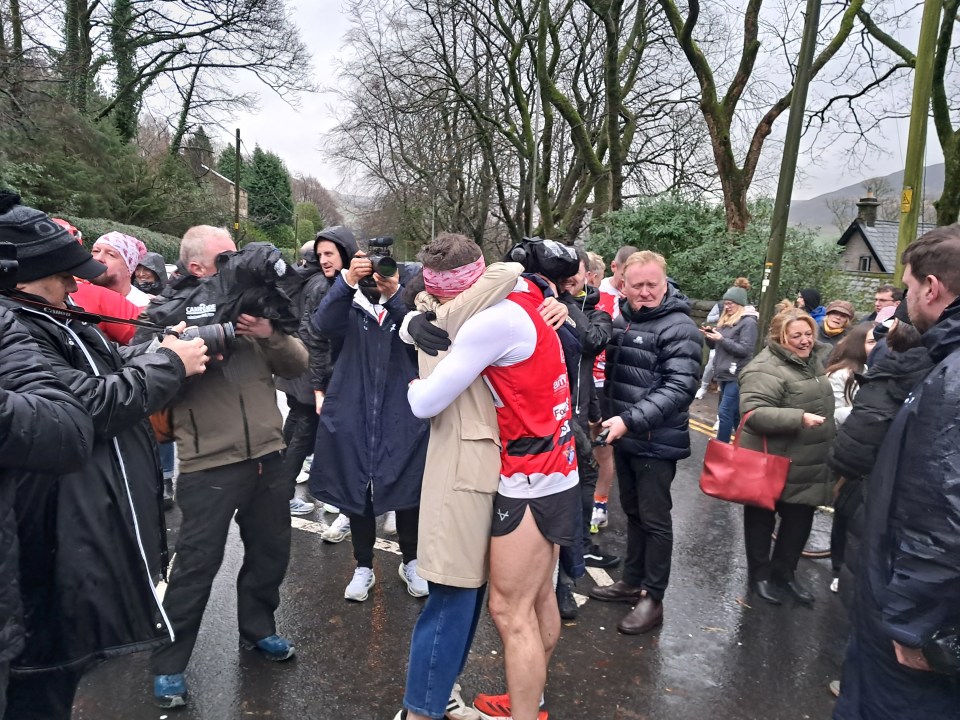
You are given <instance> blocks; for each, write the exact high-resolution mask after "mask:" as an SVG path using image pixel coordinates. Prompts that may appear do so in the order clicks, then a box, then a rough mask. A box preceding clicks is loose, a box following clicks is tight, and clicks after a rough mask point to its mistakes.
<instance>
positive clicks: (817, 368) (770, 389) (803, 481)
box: [740, 342, 835, 505]
mask: <svg viewBox="0 0 960 720" xmlns="http://www.w3.org/2000/svg"><path fill="white" fill-rule="evenodd" d="M747 413H750V416H749V417H746V416H747ZM804 413H813V414H815V415H822V416H823V417H824V418H826V419H825V420H824V422H823V424H822V425H818V426H817V427H812V428H805V427H803V414H804ZM740 416H741V417H746V421H745V422H744V425H743V436H742V438H741V445H743V447H746V448H750V449H751V450H763V440H764V437H766V440H767V448H768V451H769V452H770V453H771V454H773V455H783V456H784V457H788V458H790V461H791V462H790V472H789V474H788V475H787V484H786V486H785V487H784V490H783V495H781V496H780V499H781V500H783V501H784V502H788V503H794V504H797V505H828V504H829V503H830V501H831V499H832V496H833V492H832V482H831V477H830V474H829V473H828V472H827V451H828V450H829V449H830V443H831V442H832V441H833V435H834V427H835V426H834V421H833V388H831V387H830V382H829V381H828V380H827V377H826V375H824V372H823V366H822V365H821V364H820V359H819V358H818V357H817V356H816V355H815V354H814V353H812V352H811V353H810V357H808V358H801V357H799V356H798V355H796V354H795V353H792V352H790V351H789V350H787V349H786V348H784V347H783V346H782V345H780V344H779V343H775V342H771V343H770V344H769V345H767V347H765V348H763V350H761V351H760V352H759V353H757V356H756V357H755V358H754V359H753V360H752V361H751V362H750V364H749V365H747V367H745V368H744V369H743V372H741V373H740Z"/></svg>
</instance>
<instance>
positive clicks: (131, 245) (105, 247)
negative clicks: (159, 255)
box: [91, 230, 150, 308]
mask: <svg viewBox="0 0 960 720" xmlns="http://www.w3.org/2000/svg"><path fill="white" fill-rule="evenodd" d="M91 252H92V254H93V257H94V259H95V260H97V261H98V262H101V263H103V264H104V265H105V266H106V268H107V271H106V272H105V273H103V274H102V275H100V276H99V277H97V278H95V279H94V280H93V282H94V283H95V284H96V285H100V286H101V287H105V288H109V289H110V290H113V291H115V292H118V293H120V294H121V295H123V296H124V297H125V298H126V299H127V300H129V301H130V302H132V303H133V304H134V305H136V306H137V307H140V308H144V307H146V306H147V304H148V303H149V302H150V296H149V295H147V294H146V293H145V292H143V291H142V290H138V289H137V288H136V287H134V285H133V274H134V272H136V269H137V265H139V264H140V263H141V262H142V261H143V258H144V257H146V254H147V246H146V245H144V244H143V243H142V242H140V241H139V240H137V238H135V237H133V236H132V235H125V234H124V233H122V232H118V231H116V230H114V231H113V232H108V233H107V234H106V235H101V236H100V237H99V238H97V241H96V242H95V243H94V244H93V250H92V251H91Z"/></svg>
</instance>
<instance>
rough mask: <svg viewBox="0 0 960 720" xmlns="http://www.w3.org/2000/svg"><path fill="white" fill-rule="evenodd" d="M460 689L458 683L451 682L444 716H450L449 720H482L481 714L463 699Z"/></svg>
mask: <svg viewBox="0 0 960 720" xmlns="http://www.w3.org/2000/svg"><path fill="white" fill-rule="evenodd" d="M462 690H463V688H462V687H460V683H454V684H453V690H451V691H450V699H449V700H447V710H446V715H444V717H445V718H450V720H483V716H482V715H481V714H480V713H479V712H477V711H476V710H475V709H474V708H472V707H470V706H469V705H467V704H466V703H465V702H464V701H463V695H461V694H460V693H461V691H462Z"/></svg>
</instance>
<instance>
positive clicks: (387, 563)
mask: <svg viewBox="0 0 960 720" xmlns="http://www.w3.org/2000/svg"><path fill="white" fill-rule="evenodd" d="M692 436H693V444H694V455H693V457H692V458H690V459H689V460H687V461H685V462H682V463H681V464H680V466H679V471H678V473H677V478H676V480H675V482H674V493H673V494H674V505H675V508H674V534H675V541H674V543H675V545H674V563H673V574H672V577H671V583H670V587H669V589H668V591H667V596H666V600H665V604H664V609H665V620H664V624H663V628H662V629H660V630H657V631H654V632H653V633H651V634H649V635H646V636H640V637H628V636H624V635H621V634H619V633H618V632H617V631H616V625H617V622H618V621H619V619H620V618H621V616H622V615H623V613H625V612H626V611H628V610H629V607H628V606H627V605H623V604H606V603H601V602H597V601H595V600H589V601H587V602H586V603H585V604H584V605H583V606H582V607H581V610H580V617H579V619H578V620H576V621H573V622H565V623H564V626H563V631H562V635H561V639H560V643H559V645H558V648H557V651H556V653H555V655H554V657H553V662H552V663H551V666H550V673H549V681H548V684H547V690H546V700H547V708H548V709H549V711H550V717H551V718H552V719H553V720H581V719H587V718H589V719H591V720H594V719H599V718H603V719H608V718H609V719H616V720H628V719H634V718H636V719H640V718H643V719H645V720H646V719H649V720H692V719H695V718H712V719H717V720H726V719H728V718H729V719H733V718H736V719H737V720H747V719H751V718H756V719H757V720H760V719H761V718H762V719H764V720H777V719H780V718H783V719H784V720H786V719H788V718H829V717H830V714H831V712H832V708H833V697H832V695H830V693H829V692H828V690H827V683H828V682H829V681H830V680H832V679H834V678H836V677H838V676H839V666H840V661H841V658H842V652H843V644H844V636H845V633H846V623H845V620H844V613H843V609H842V607H841V603H840V600H839V597H838V596H837V595H834V594H833V593H831V592H829V590H828V584H829V581H830V572H829V561H826V560H816V561H814V560H806V559H805V560H802V561H801V566H800V570H799V573H800V576H801V577H802V578H803V579H804V580H805V581H806V582H807V583H808V584H809V585H810V586H811V587H812V588H813V589H814V592H815V593H816V596H817V602H816V604H815V606H814V607H813V608H812V609H811V608H805V607H803V606H800V605H789V604H788V605H784V606H782V607H773V606H769V605H766V604H765V603H763V602H761V601H757V602H753V601H751V600H750V598H748V597H747V596H746V594H745V587H746V563H745V559H744V553H743V541H742V538H741V518H740V515H741V511H740V509H739V508H738V507H735V506H731V505H728V504H726V503H723V502H720V501H717V500H713V499H711V498H708V497H706V496H704V495H702V494H701V493H700V491H699V489H698V487H697V479H698V476H699V469H700V464H701V460H702V457H703V452H704V448H705V446H706V438H705V437H704V435H703V434H701V433H698V432H694V433H692ZM304 489H305V488H304V486H299V487H298V492H300V493H302V492H303V491H304ZM614 492H615V491H614ZM616 503H617V501H616V496H615V495H614V497H613V498H611V507H616ZM321 517H322V516H319V517H308V518H306V519H307V520H319V519H321ZM167 518H168V522H169V524H170V528H171V546H172V545H173V542H174V540H175V536H176V529H177V525H178V523H179V516H178V513H177V511H176V510H174V511H171V512H170V513H168V515H167ZM332 519H333V517H332V516H329V515H328V516H326V520H327V521H331V520H332ZM818 525H822V523H818ZM381 537H382V533H381ZM600 538H601V541H602V543H603V545H604V547H605V548H606V549H607V550H609V551H612V552H615V553H617V554H621V555H622V554H623V551H624V549H625V543H626V536H625V523H624V520H623V516H622V512H620V511H619V510H618V511H617V512H613V513H611V521H610V527H609V528H607V529H605V530H603V531H602V532H601V535H600ZM821 540H822V538H821ZM240 561H241V556H240V543H239V537H238V536H237V534H236V532H233V533H232V534H231V538H230V542H229V545H228V551H227V557H226V560H225V561H224V565H223V568H222V570H221V573H220V575H219V576H218V578H217V581H216V584H215V585H214V588H213V594H212V596H211V600H210V603H209V605H208V607H207V612H206V615H205V617H204V621H203V628H202V631H201V634H200V640H199V643H198V645H197V648H196V651H195V652H194V655H193V659H192V660H191V663H190V666H189V668H188V670H187V682H188V684H189V687H190V702H189V705H188V706H187V707H186V708H181V709H176V710H159V709H158V708H156V707H154V706H153V705H152V704H151V696H150V676H149V674H148V670H147V658H146V656H145V655H142V654H141V655H134V656H127V657H124V658H120V659H117V660H113V661H110V662H107V663H104V664H103V665H101V666H100V667H98V668H97V669H95V670H94V671H93V672H91V673H90V674H89V675H88V676H87V678H86V679H85V680H84V682H83V684H82V686H81V688H80V692H79V693H78V696H77V701H76V704H75V706H74V715H73V717H74V718H75V719H78V720H105V719H114V718H117V719H121V718H122V719H124V720H126V719H128V718H129V719H135V720H159V719H162V718H164V717H166V718H168V720H201V719H202V720H233V719H235V718H271V719H276V720H307V719H309V720H328V719H329V720H333V719H334V718H336V719H338V720H339V719H351V720H352V719H357V720H391V719H392V718H393V717H394V715H395V714H396V712H397V710H398V709H399V708H400V701H401V698H402V695H403V683H404V677H405V669H406V662H407V651H408V648H409V638H410V629H411V627H412V626H413V623H414V621H415V619H416V615H417V612H418V609H419V607H420V601H418V600H416V599H414V598H412V597H410V596H409V595H408V594H407V593H406V590H405V588H404V586H403V584H402V583H401V581H400V579H399V577H398V576H397V566H398V564H399V562H400V558H399V557H398V556H396V555H394V554H392V553H390V552H389V551H387V550H380V551H378V552H377V554H376V560H375V565H376V567H375V571H376V573H377V584H376V586H375V588H374V590H373V591H372V593H371V597H370V599H369V600H368V601H367V602H365V603H359V604H358V603H349V602H347V601H345V600H344V599H343V589H344V587H345V586H346V583H347V582H348V581H349V578H350V575H351V573H352V571H353V567H354V565H353V560H352V556H351V549H350V543H349V540H348V541H345V542H343V543H340V544H339V545H330V544H324V543H322V542H321V541H320V539H319V536H318V535H316V534H314V533H311V532H309V531H307V530H304V529H295V530H294V532H293V548H292V558H291V564H290V570H289V571H288V573H287V579H286V582H285V583H284V585H283V587H282V589H281V597H282V601H281V606H280V610H279V614H278V626H279V631H280V632H281V633H283V634H285V635H287V636H289V637H291V638H293V639H294V640H295V642H296V646H297V657H296V659H295V660H293V661H291V662H288V663H283V664H274V663H269V662H265V661H263V660H261V659H260V658H258V657H256V656H255V655H252V654H250V653H248V652H246V651H242V650H239V649H238V647H237V633H236V601H235V595H234V583H235V578H236V575H237V571H238V569H239V566H240ZM611 575H612V576H613V578H615V579H616V578H619V571H618V570H614V571H612V572H611ZM592 584H593V580H592V579H591V578H590V577H589V576H587V577H585V578H584V579H582V580H581V581H580V587H579V589H578V591H579V592H583V593H584V594H585V593H586V590H587V589H588V588H589V587H590V586H592ZM501 653H502V648H501V645H500V641H499V638H498V636H497V633H496V630H495V628H494V627H493V624H492V622H491V621H490V618H489V616H487V615H485V616H484V618H483V620H482V621H481V624H480V628H479V630H478V633H477V637H476V641H475V642H474V646H473V651H472V653H471V656H470V660H469V662H468V664H467V669H466V671H465V673H464V675H463V676H462V678H461V682H462V684H463V687H464V696H465V697H466V698H468V700H469V699H472V697H473V695H474V694H475V693H477V692H503V691H504V689H505V685H504V675H503V664H502V655H501Z"/></svg>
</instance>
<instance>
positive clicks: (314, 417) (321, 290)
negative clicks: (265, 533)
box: [277, 225, 357, 515]
mask: <svg viewBox="0 0 960 720" xmlns="http://www.w3.org/2000/svg"><path fill="white" fill-rule="evenodd" d="M356 252H357V241H356V239H355V238H354V236H353V233H352V232H350V231H349V230H348V229H347V228H345V227H343V226H341V225H336V226H334V227H328V228H324V229H323V230H321V231H320V232H318V233H317V237H316V239H315V240H314V241H313V242H312V243H309V244H308V245H304V247H303V248H302V249H301V253H302V257H303V259H304V261H305V262H304V265H303V267H301V268H300V269H299V270H298V272H299V273H300V275H301V277H303V289H302V290H301V291H300V296H299V298H298V308H297V309H298V311H299V316H300V329H299V330H298V331H297V337H299V338H300V340H302V341H303V344H304V345H306V346H307V351H308V352H309V354H310V367H309V368H308V369H307V371H306V372H304V373H303V374H301V375H299V376H298V377H296V378H292V379H289V380H287V379H284V378H277V389H278V390H281V391H283V392H284V393H286V395H287V408H288V409H289V410H288V412H287V419H286V421H285V422H284V424H283V439H284V441H285V442H286V443H287V449H286V450H284V454H283V473H284V476H285V477H287V478H288V479H289V481H290V482H291V483H292V482H294V480H295V479H296V477H297V475H299V473H300V468H301V467H302V465H303V461H304V460H305V459H306V458H307V456H308V455H310V454H311V453H313V445H314V443H315V442H316V439H317V423H318V421H319V417H318V416H319V415H320V408H321V407H322V406H323V398H324V394H325V393H326V390H327V384H328V383H329V382H330V376H331V375H332V374H333V352H332V348H331V343H330V340H328V339H327V338H325V337H323V336H322V335H320V334H319V333H318V332H317V331H316V330H314V329H313V325H312V323H311V322H310V319H311V318H312V317H313V313H314V312H315V311H316V309H317V308H318V307H319V306H320V301H321V300H323V297H324V295H326V294H327V290H329V289H330V286H331V285H332V284H333V281H334V280H336V278H337V275H339V274H340V271H341V270H342V269H343V268H345V267H348V266H349V265H350V259H351V258H352V257H353V256H354V255H355V254H356ZM322 460H323V459H322V458H318V461H320V462H322ZM313 508H314V505H313V503H307V502H304V501H303V500H301V499H300V498H298V497H296V496H295V497H294V498H293V499H291V500H290V512H291V514H293V515H305V514H308V513H310V512H312V511H313Z"/></svg>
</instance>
